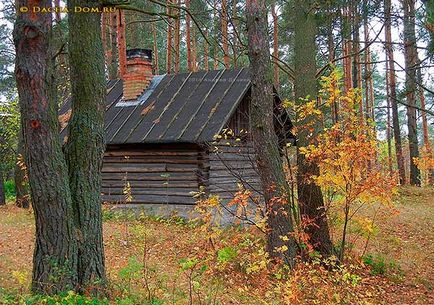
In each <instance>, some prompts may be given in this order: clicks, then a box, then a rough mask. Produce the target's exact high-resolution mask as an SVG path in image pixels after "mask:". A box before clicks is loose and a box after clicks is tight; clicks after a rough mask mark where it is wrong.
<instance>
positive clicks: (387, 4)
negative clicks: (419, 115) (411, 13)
mask: <svg viewBox="0 0 434 305" xmlns="http://www.w3.org/2000/svg"><path fill="white" fill-rule="evenodd" d="M384 19H385V35H386V37H385V39H386V44H385V47H386V53H387V60H388V63H389V65H388V69H387V70H386V73H387V77H388V79H389V94H390V95H389V96H390V103H391V108H392V125H393V137H394V139H395V141H394V142H395V153H396V161H397V164H398V172H399V183H400V184H401V185H404V184H405V183H406V177H405V166H404V155H403V153H402V141H401V127H400V125H399V113H398V99H397V95H396V76H395V59H394V56H393V46H392V29H391V28H392V27H391V21H392V20H391V0H384Z"/></svg>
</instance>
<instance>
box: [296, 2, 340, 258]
mask: <svg viewBox="0 0 434 305" xmlns="http://www.w3.org/2000/svg"><path fill="white" fill-rule="evenodd" d="M311 5H313V3H312V2H309V1H302V0H296V2H295V28H294V32H295V45H294V53H295V54H294V69H295V71H303V73H296V75H295V84H294V85H295V88H294V89H295V99H296V103H297V104H303V103H304V102H305V100H304V99H305V98H306V97H307V96H309V99H311V100H312V99H316V97H317V88H316V85H317V83H316V77H315V74H316V44H315V37H316V31H317V29H316V24H315V15H314V13H313V8H312V7H311ZM311 120H312V119H311V118H309V117H306V118H305V119H304V120H301V121H298V120H297V126H298V131H297V143H298V144H297V147H298V148H297V166H298V172H297V189H298V202H299V206H300V209H301V215H302V217H303V218H304V219H306V220H309V221H313V223H314V224H313V225H311V226H309V227H307V228H306V232H307V233H308V234H309V236H310V242H311V243H312V246H313V247H314V249H315V250H317V251H319V252H320V253H321V254H322V255H324V256H329V255H331V254H332V253H333V244H332V242H331V239H330V235H329V228H328V223H327V216H326V211H325V207H324V202H323V197H322V193H321V189H320V188H319V187H318V186H317V185H316V184H315V183H313V182H312V181H311V177H312V176H313V175H318V174H319V169H318V166H317V165H316V164H314V163H311V162H308V161H306V159H305V156H304V155H303V154H301V153H300V151H299V148H300V147H305V146H307V145H309V144H312V143H314V142H315V138H316V135H317V133H318V131H319V129H320V128H321V126H320V123H319V122H317V123H316V124H313V126H314V130H313V132H312V130H308V129H307V128H305V129H303V126H311V125H310V123H312V122H311Z"/></svg>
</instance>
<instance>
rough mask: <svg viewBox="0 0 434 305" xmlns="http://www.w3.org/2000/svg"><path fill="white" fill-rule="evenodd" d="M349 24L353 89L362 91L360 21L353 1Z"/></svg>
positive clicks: (361, 103)
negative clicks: (351, 38) (350, 26)
mask: <svg viewBox="0 0 434 305" xmlns="http://www.w3.org/2000/svg"><path fill="white" fill-rule="evenodd" d="M351 21H352V22H351V24H352V32H353V45H352V50H351V52H352V53H353V54H354V56H353V61H352V68H353V71H352V73H353V80H352V83H353V87H354V88H359V89H360V90H361V89H362V77H361V72H362V69H361V68H362V67H361V63H360V53H359V52H360V32H359V30H360V29H359V27H360V21H359V11H358V6H357V2H355V1H354V0H352V1H351ZM359 116H360V118H361V119H362V122H363V118H364V109H363V102H360V104H359Z"/></svg>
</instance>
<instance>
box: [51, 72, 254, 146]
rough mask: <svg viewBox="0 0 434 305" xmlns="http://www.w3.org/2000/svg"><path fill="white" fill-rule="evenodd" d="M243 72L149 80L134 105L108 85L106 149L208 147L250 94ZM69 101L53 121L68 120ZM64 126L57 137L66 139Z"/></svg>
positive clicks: (117, 84) (119, 82)
mask: <svg viewBox="0 0 434 305" xmlns="http://www.w3.org/2000/svg"><path fill="white" fill-rule="evenodd" d="M250 85H251V83H250V76H249V70H248V69H247V68H242V69H237V70H215V71H209V72H206V71H200V72H195V73H180V74H173V75H161V76H155V77H154V79H153V80H152V83H151V84H150V86H149V88H148V89H147V90H146V91H145V92H144V93H143V94H142V96H141V97H139V98H138V99H137V100H135V101H127V102H124V101H122V80H114V81H110V82H109V83H108V89H107V99H106V100H107V113H106V117H105V130H106V140H107V144H127V143H129V144H133V143H163V142H164V143H170V142H172V143H173V142H183V143H203V142H207V141H212V140H213V136H214V135H215V134H218V133H220V131H221V130H222V129H223V128H224V127H225V124H226V123H227V122H228V120H229V118H230V117H231V116H232V114H233V113H234V111H235V109H236V108H237V106H238V105H239V104H240V102H241V100H242V99H243V97H244V96H245V94H246V93H247V91H248V89H249V88H250ZM70 107H71V105H70V101H68V102H66V103H65V104H64V105H63V106H62V107H61V109H60V112H59V115H60V117H62V115H64V116H65V114H66V116H68V115H67V113H68V111H69V109H70ZM66 125H67V124H64V126H63V129H62V131H61V137H62V139H64V138H65V136H66V135H67V130H66V129H67V128H66Z"/></svg>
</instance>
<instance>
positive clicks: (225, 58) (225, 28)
mask: <svg viewBox="0 0 434 305" xmlns="http://www.w3.org/2000/svg"><path fill="white" fill-rule="evenodd" d="M221 9H222V20H221V22H222V48H223V62H224V64H225V68H226V69H229V67H230V64H231V63H230V62H231V61H230V57H229V42H228V3H227V0H222V8H221Z"/></svg>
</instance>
